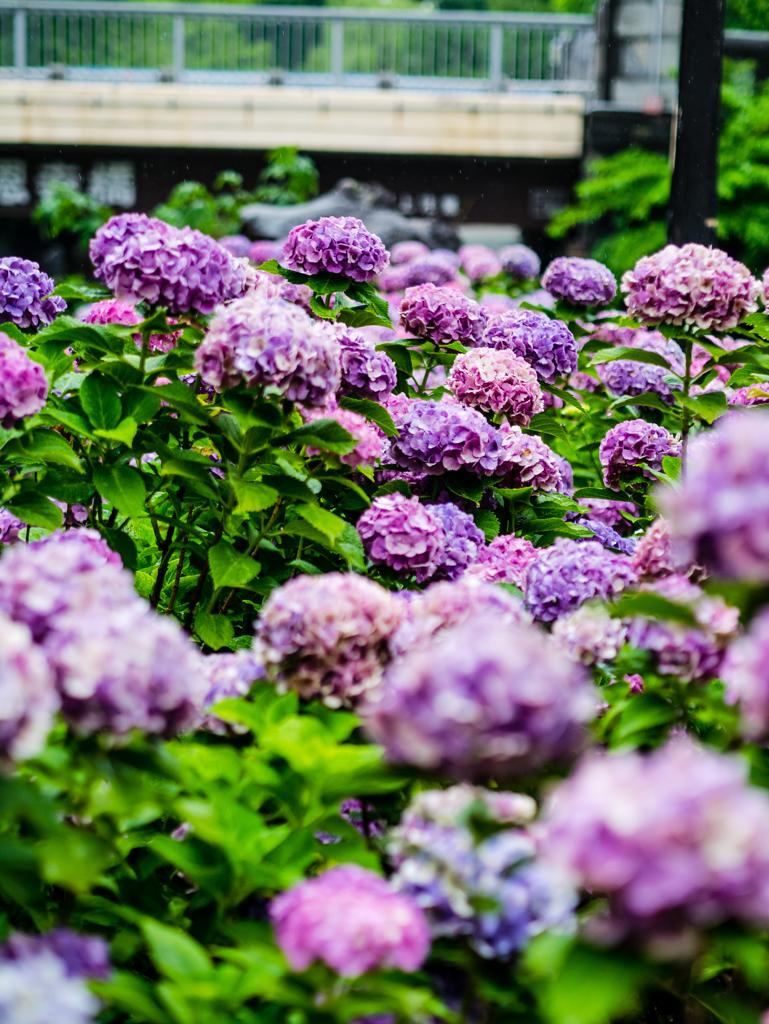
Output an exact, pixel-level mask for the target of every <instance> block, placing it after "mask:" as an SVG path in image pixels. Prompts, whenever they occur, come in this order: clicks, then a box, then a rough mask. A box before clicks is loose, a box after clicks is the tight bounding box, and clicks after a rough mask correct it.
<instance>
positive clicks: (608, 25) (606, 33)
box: [598, 0, 619, 101]
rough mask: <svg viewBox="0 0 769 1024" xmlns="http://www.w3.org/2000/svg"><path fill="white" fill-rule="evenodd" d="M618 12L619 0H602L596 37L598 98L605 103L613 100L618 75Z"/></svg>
mask: <svg viewBox="0 0 769 1024" xmlns="http://www.w3.org/2000/svg"><path fill="white" fill-rule="evenodd" d="M618 10H619V0H604V2H603V3H602V4H601V6H600V7H599V9H598V21H599V28H598V37H599V45H600V69H599V73H598V98H599V99H600V100H606V101H610V100H612V99H613V98H614V97H613V96H612V83H613V82H614V79H615V78H616V77H617V74H618V73H619V45H618V40H617V13H618Z"/></svg>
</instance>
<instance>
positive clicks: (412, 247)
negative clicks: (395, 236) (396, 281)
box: [390, 241, 430, 266]
mask: <svg viewBox="0 0 769 1024" xmlns="http://www.w3.org/2000/svg"><path fill="white" fill-rule="evenodd" d="M429 255H430V246H429V245H425V243H424V242H417V241H408V242H396V243H395V245H394V246H393V247H392V249H391V250H390V262H391V263H392V264H393V265H394V266H397V264H399V263H411V261H412V260H416V259H418V258H419V257H420V256H429Z"/></svg>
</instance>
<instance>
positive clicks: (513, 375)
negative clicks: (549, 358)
mask: <svg viewBox="0 0 769 1024" xmlns="http://www.w3.org/2000/svg"><path fill="white" fill-rule="evenodd" d="M446 384H447V386H448V387H449V388H451V390H452V392H453V393H454V395H455V397H456V398H457V399H458V400H459V401H460V402H461V403H462V404H463V405H470V406H473V407H474V408H476V409H480V410H481V411H482V412H487V413H505V414H506V416H507V417H508V419H509V420H510V422H512V423H518V424H521V425H522V426H524V427H526V426H528V425H529V420H530V419H531V417H532V416H533V415H534V414H535V413H538V412H542V410H543V409H544V408H545V404H544V402H543V401H542V390H541V388H540V386H539V383H538V381H537V375H536V373H535V372H534V370H533V369H532V368H531V367H530V366H529V364H528V363H527V362H526V360H525V359H521V358H520V356H516V355H514V354H513V353H512V352H509V351H505V350H504V349H502V350H499V351H497V350H495V349H492V348H475V349H471V350H470V351H469V352H463V353H461V354H460V355H458V356H457V358H456V359H455V361H454V365H453V366H452V368H451V373H450V374H449V376H448V379H447V381H446Z"/></svg>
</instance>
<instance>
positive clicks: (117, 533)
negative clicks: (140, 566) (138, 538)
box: [99, 526, 138, 572]
mask: <svg viewBox="0 0 769 1024" xmlns="http://www.w3.org/2000/svg"><path fill="white" fill-rule="evenodd" d="M99 533H101V535H102V537H104V539H105V540H106V542H107V543H108V544H109V546H110V547H111V548H112V550H113V551H116V552H117V553H118V554H119V555H120V558H121V560H122V562H123V565H124V566H125V567H126V569H130V570H131V572H135V571H136V562H137V559H138V552H137V550H136V544H135V543H134V541H133V538H132V537H130V536H129V535H128V534H127V533H126V532H125V530H113V529H111V528H110V527H109V526H101V527H99Z"/></svg>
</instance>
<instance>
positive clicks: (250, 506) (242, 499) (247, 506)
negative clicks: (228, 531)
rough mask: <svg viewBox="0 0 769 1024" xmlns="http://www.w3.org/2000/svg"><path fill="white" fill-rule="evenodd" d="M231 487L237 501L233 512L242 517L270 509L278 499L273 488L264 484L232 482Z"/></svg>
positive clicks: (246, 481) (241, 481) (242, 481)
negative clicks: (240, 514)
mask: <svg viewBox="0 0 769 1024" xmlns="http://www.w3.org/2000/svg"><path fill="white" fill-rule="evenodd" d="M298 482H299V481H297V483H298ZM233 487H234V489H235V496H236V497H237V499H238V504H237V508H236V509H235V511H236V512H239V513H243V514H244V515H245V514H248V513H249V512H263V511H264V510H265V509H266V508H272V506H273V505H274V504H275V502H276V501H277V500H278V497H279V495H278V492H277V491H276V490H275V488H274V487H268V486H267V485H266V484H259V483H252V482H250V481H248V480H234V481H233Z"/></svg>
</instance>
